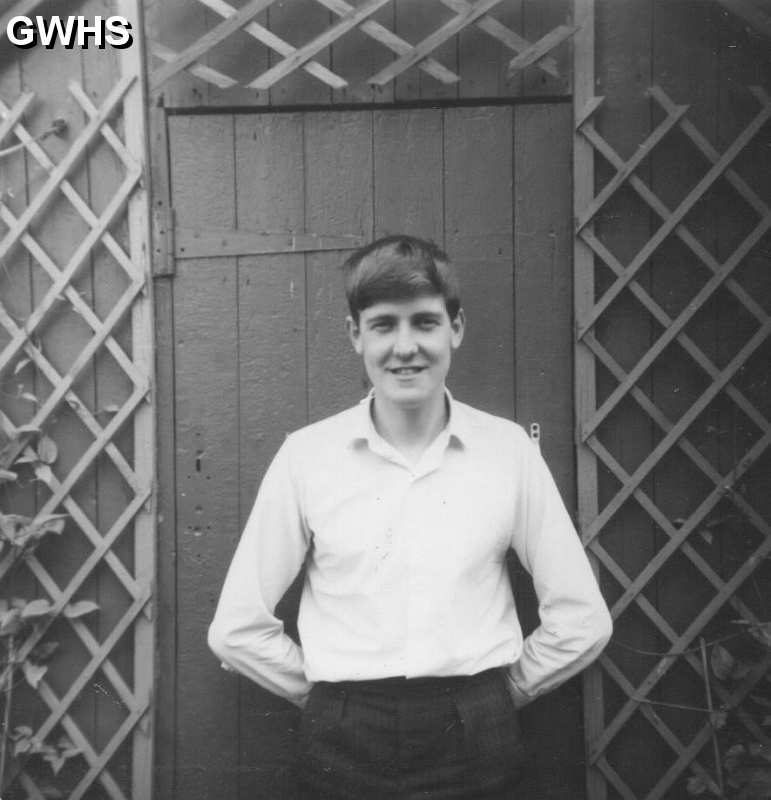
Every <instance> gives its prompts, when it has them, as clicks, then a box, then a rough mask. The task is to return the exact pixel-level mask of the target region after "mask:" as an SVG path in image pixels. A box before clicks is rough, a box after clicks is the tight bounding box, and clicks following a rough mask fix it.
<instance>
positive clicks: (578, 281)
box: [573, 0, 607, 800]
mask: <svg viewBox="0 0 771 800" xmlns="http://www.w3.org/2000/svg"><path fill="white" fill-rule="evenodd" d="M573 10H574V15H575V22H576V25H578V26H580V27H579V30H578V32H577V33H576V35H575V37H574V41H573V47H574V49H573V92H574V94H573V120H574V123H575V122H577V121H578V120H579V119H581V118H582V116H583V113H584V109H585V108H586V105H587V103H589V102H590V101H591V100H592V99H593V98H594V96H595V86H594V82H595V15H594V0H574V2H573ZM593 197H594V150H593V148H592V146H591V145H590V144H589V143H588V142H587V141H586V140H585V139H584V138H583V137H582V136H581V134H580V133H576V134H575V136H574V138H573V215H574V218H575V216H576V215H578V214H579V213H580V212H581V210H582V209H584V208H586V206H587V205H588V204H589V203H590V202H591V201H592V198H593ZM573 271H574V277H573V302H574V310H575V317H576V320H580V319H582V318H583V316H584V315H586V314H587V313H588V312H589V310H590V309H591V307H592V305H593V303H594V296H595V279H594V257H593V255H592V253H591V251H590V250H589V248H588V247H587V246H586V245H585V244H583V242H582V241H581V239H580V238H579V237H578V236H575V237H574V239H573ZM596 404H597V397H596V375H595V363H594V357H593V356H592V354H591V352H590V351H589V350H588V348H587V347H586V346H585V345H583V344H582V343H581V342H576V347H575V414H576V430H577V432H578V433H579V434H580V431H581V426H582V425H583V424H584V422H585V421H586V420H587V419H589V417H590V416H591V414H592V413H593V412H594V410H595V408H596V407H597V405H596ZM576 476H577V491H578V498H577V499H578V531H579V533H583V531H584V529H585V528H586V526H587V525H588V524H589V523H591V521H592V520H593V519H594V518H595V517H596V516H597V513H598V497H597V490H598V486H597V460H596V458H595V457H594V455H593V454H592V453H591V451H590V450H589V448H588V447H587V446H586V445H582V444H581V443H580V441H579V440H578V439H577V448H576ZM590 560H591V561H592V565H593V567H594V569H595V572H596V573H598V574H599V565H598V563H597V560H596V559H595V558H593V557H592V556H591V554H590ZM583 689H584V729H585V737H586V749H587V751H590V749H591V746H592V742H593V741H594V740H596V739H597V737H598V736H599V735H600V734H601V732H602V728H603V725H604V723H605V708H604V697H603V677H602V671H601V669H600V667H599V666H592V667H590V668H589V669H588V670H587V671H586V672H584V678H583ZM586 792H587V796H588V797H590V798H592V800H605V798H606V797H607V785H606V783H605V780H604V778H603V777H602V774H601V773H600V772H599V770H598V769H597V768H596V767H594V766H593V765H592V764H591V763H590V764H589V765H588V770H587V773H586Z"/></svg>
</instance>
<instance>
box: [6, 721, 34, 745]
mask: <svg viewBox="0 0 771 800" xmlns="http://www.w3.org/2000/svg"><path fill="white" fill-rule="evenodd" d="M33 733H34V731H33V730H32V728H30V726H29V725H17V726H16V727H15V728H14V729H13V733H12V734H11V739H13V740H14V742H15V741H16V740H17V739H21V738H22V737H26V738H29V737H30V736H32V734H33Z"/></svg>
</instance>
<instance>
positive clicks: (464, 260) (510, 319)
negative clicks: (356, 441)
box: [156, 104, 581, 800]
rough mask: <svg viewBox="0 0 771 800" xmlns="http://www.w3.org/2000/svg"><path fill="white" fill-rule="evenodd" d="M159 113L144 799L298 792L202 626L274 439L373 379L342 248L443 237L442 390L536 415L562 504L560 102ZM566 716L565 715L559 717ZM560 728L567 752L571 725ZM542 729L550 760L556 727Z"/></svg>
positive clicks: (283, 738)
mask: <svg viewBox="0 0 771 800" xmlns="http://www.w3.org/2000/svg"><path fill="white" fill-rule="evenodd" d="M167 124H168V141H169V154H170V175H171V183H172V202H173V206H174V212H175V220H176V236H175V241H176V249H175V252H176V256H177V257H176V261H175V274H174V276H173V277H168V278H162V279H159V280H158V281H157V282H156V302H157V319H158V333H159V335H158V341H159V345H160V352H159V397H160V437H161V448H162V449H161V453H160V459H161V484H162V485H161V502H162V510H163V515H164V516H163V519H162V521H161V533H160V538H161V540H162V544H161V553H160V565H161V567H160V575H159V582H160V586H159V592H160V597H161V610H162V619H161V620H159V624H160V628H161V641H160V650H161V659H162V662H161V675H160V696H159V720H158V722H159V726H158V727H159V733H158V736H159V750H158V757H157V763H158V796H163V797H171V796H175V797H178V798H186V800H194V799H195V798H211V797H223V798H228V799H229V800H230V799H233V800H237V798H246V797H249V798H251V799H252V800H254V799H255V798H266V799H267V798H269V799H270V800H278V799H279V798H283V797H291V796H292V791H291V770H290V769H289V768H288V767H287V757H288V756H287V753H288V745H287V742H288V737H289V730H290V728H291V726H292V725H293V724H294V723H295V721H296V715H295V713H294V711H293V709H292V708H291V707H289V706H288V704H286V703H284V702H283V701H280V700H278V699H276V698H273V697H271V696H270V695H269V694H267V693H266V692H263V691H262V690H261V689H259V688H258V687H256V686H253V685H251V684H250V683H248V682H247V681H245V680H239V679H237V678H236V677H235V676H234V675H232V674H227V673H225V672H224V671H221V670H220V669H219V667H218V665H217V663H216V661H215V659H214V657H213V656H212V655H211V654H210V653H209V652H208V651H207V648H206V643H205V635H206V628H207V626H208V623H209V621H210V619H211V617H212V614H213V611H214V606H215V603H216V600H217V596H218V593H219V590H220V587H221V585H222V580H223V577H224V574H225V570H226V568H227V565H228V563H229V561H230V558H231V556H232V553H233V550H234V548H235V545H236V541H237V539H238V536H239V533H240V530H241V527H242V525H243V523H244V520H245V519H246V516H247V514H248V512H249V509H250V507H251V504H252V502H253V499H254V495H255V490H256V487H257V485H258V482H259V480H260V478H261V476H262V474H263V472H264V470H265V468H266V465H267V464H268V463H269V461H270V459H271V457H272V456H273V454H274V453H275V451H276V450H277V448H278V446H279V445H280V443H281V441H282V439H283V437H284V435H285V433H286V432H287V431H291V430H293V429H296V428H298V427H300V426H302V425H305V424H306V423H308V422H309V421H313V420H317V419H319V418H322V417H324V416H326V415H329V414H331V413H333V412H335V411H337V410H340V409H342V408H344V407H347V406H349V405H351V404H353V403H355V402H356V401H357V400H358V399H360V397H361V396H362V395H363V393H364V391H365V385H364V376H363V370H362V367H361V364H360V363H359V361H358V359H357V357H356V356H355V355H354V354H353V352H352V351H351V348H350V345H349V343H348V341H347V339H346V336H345V332H344V327H343V318H344V315H345V304H344V297H343V292H342V287H341V275H340V270H339V265H340V264H341V262H342V260H343V259H344V258H345V256H346V255H347V252H346V248H350V247H352V246H354V245H355V244H356V243H357V242H366V241H369V240H370V239H371V238H372V237H373V236H380V235H384V234H387V233H396V232H406V233H412V234H416V235H419V236H422V237H428V238H432V239H434V240H435V241H436V242H438V243H439V244H440V245H443V246H444V247H445V249H446V250H447V251H448V253H449V254H450V256H451V258H452V259H453V260H454V262H455V264H456V265H457V267H458V270H459V273H460V278H461V282H462V297H463V305H464V308H465V310H466V315H467V319H468V328H467V338H466V340H465V341H464V344H463V347H462V348H461V350H460V351H459V353H458V355H457V357H456V359H455V361H454V363H453V368H452V372H451V375H450V380H449V384H450V387H451V389H452V390H453V392H454V393H455V395H456V396H457V397H458V398H460V399H462V400H464V401H467V402H470V403H472V404H475V405H477V406H479V407H481V408H484V409H487V410H489V411H492V412H494V413H497V414H502V415H505V416H508V417H512V418H516V419H518V420H519V421H520V422H522V423H523V424H525V425H529V424H530V423H531V422H539V423H540V424H541V427H542V430H543V435H544V450H545V453H546V456H547V459H548V460H549V461H550V463H551V466H552V468H553V470H554V472H555V474H556V476H557V479H558V482H559V483H560V484H561V488H562V490H563V492H564V494H565V497H566V500H567V502H568V504H569V505H572V502H573V494H574V491H573V483H574V476H573V472H572V471H573V456H572V452H573V450H572V443H573V435H572V374H571V367H570V364H571V356H570V354H571V347H572V340H571V321H570V317H571V306H572V300H571V279H570V272H571V269H570V255H569V253H570V217H571V213H570V150H569V148H570V107H569V105H567V104H550V105H519V106H516V105H496V106H483V105H475V106H467V107H447V108H413V109H386V110H375V109H367V110H355V111H348V110H346V111H334V110H332V111H323V112H322V111H317V112H291V113H243V114H222V115H211V114H207V115H181V114H177V115H173V116H170V117H169V118H168V120H167ZM523 602H524V601H523ZM574 705H575V707H576V708H577V704H574ZM576 713H577V712H576ZM564 718H565V714H564V711H563V712H562V721H561V723H560V725H559V726H558V727H559V728H564V727H570V726H565V719H564ZM573 728H574V730H575V731H576V732H575V733H569V734H566V735H567V736H568V737H572V738H571V739H570V742H571V744H570V747H574V748H577V752H578V753H579V755H578V756H577V758H578V759H579V760H580V752H581V740H580V720H578V719H576V721H575V725H574V726H573ZM548 735H549V737H550V741H551V746H550V753H551V754H552V755H553V756H555V758H557V759H562V760H563V761H564V760H565V758H564V752H563V751H561V750H560V746H559V745H555V744H554V742H553V739H554V736H555V730H554V727H552V729H551V730H550V731H549V732H548ZM575 760H576V757H575V754H574V757H573V758H572V762H573V763H575ZM550 796H552V797H554V796H557V794H556V793H555V792H552V794H551V795H550Z"/></svg>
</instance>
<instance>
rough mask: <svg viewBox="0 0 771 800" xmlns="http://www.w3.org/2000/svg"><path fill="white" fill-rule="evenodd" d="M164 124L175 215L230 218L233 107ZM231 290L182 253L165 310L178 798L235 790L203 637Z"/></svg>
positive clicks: (228, 277)
mask: <svg viewBox="0 0 771 800" xmlns="http://www.w3.org/2000/svg"><path fill="white" fill-rule="evenodd" d="M169 122H170V126H169V134H170V148H171V163H172V187H173V197H174V204H175V207H176V210H177V220H178V223H179V224H180V225H183V226H184V225H195V224H199V225H209V226H212V227H233V225H234V224H235V202H234V192H233V186H234V181H235V175H234V159H233V119H232V117H230V116H207V117H187V116H177V117H172V118H170V120H169ZM236 299H237V285H236V264H235V259H231V258H217V259H206V260H203V259H202V260H190V261H182V262H178V264H177V276H176V278H175V286H174V310H173V313H174V325H175V343H174V344H175V366H176V397H175V401H176V410H175V414H176V443H177V450H176V475H177V553H178V561H177V564H178V582H177V592H178V594H177V608H178V625H177V647H178V652H177V665H178V666H177V669H178V677H177V691H178V698H177V757H176V763H177V771H178V773H177V779H176V789H177V794H178V796H179V797H189V798H207V797H211V796H215V795H221V796H223V797H237V796H238V794H237V792H238V691H237V681H236V679H235V676H233V675H231V674H228V673H225V672H223V671H221V670H220V669H219V667H218V665H217V662H216V660H215V658H214V657H213V656H212V655H211V653H209V651H208V649H207V647H206V640H205V637H206V629H207V627H208V625H209V622H210V621H211V618H212V615H213V613H214V607H215V604H216V601H217V598H218V596H219V592H220V589H221V587H222V579H223V577H224V572H225V569H226V568H227V564H228V562H229V560H230V557H231V556H232V549H233V548H232V543H233V541H234V538H235V537H236V536H237V533H238V524H239V520H238V435H239V432H238V425H237V418H238V382H237V366H238V364H237V357H238V353H237V348H238V340H237V329H236V326H235V325H234V324H233V312H234V309H235V308H236ZM214 398H216V402H213V399H214ZM202 754H206V756H205V758H202Z"/></svg>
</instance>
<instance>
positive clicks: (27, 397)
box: [0, 54, 154, 800]
mask: <svg viewBox="0 0 771 800" xmlns="http://www.w3.org/2000/svg"><path fill="white" fill-rule="evenodd" d="M121 65H122V68H123V76H122V77H121V78H120V80H118V81H117V83H116V84H115V85H114V86H113V88H112V89H111V90H110V91H109V92H108V93H107V95H106V96H105V97H104V99H103V100H101V101H100V102H99V104H98V105H96V104H95V103H94V101H93V99H92V96H90V95H89V94H87V93H86V92H85V91H84V89H83V87H82V86H81V85H80V84H78V83H75V82H72V83H70V85H69V92H70V98H71V102H72V103H74V104H76V107H78V108H79V109H80V110H81V111H82V114H83V119H84V124H83V126H82V128H81V129H79V130H78V131H77V132H74V133H73V135H72V138H71V141H70V143H69V149H68V150H67V152H66V153H65V154H64V155H63V156H58V157H55V156H53V155H51V153H52V152H53V150H52V149H51V148H49V146H48V143H47V141H46V139H45V137H40V136H38V137H35V136H33V135H32V134H31V133H30V131H29V129H28V126H27V125H26V124H25V122H24V115H25V112H27V111H28V110H29V109H31V108H33V107H34V106H35V103H36V98H35V96H34V94H33V93H31V92H29V93H25V94H24V95H23V96H21V97H19V98H18V99H16V100H12V101H8V102H6V101H4V100H0V149H2V150H3V158H4V162H5V163H4V164H3V165H0V166H6V169H8V170H9V171H10V172H7V173H6V174H16V175H19V174H21V175H25V174H26V175H27V178H26V186H27V192H26V201H24V199H23V198H24V192H23V191H22V192H20V191H19V187H18V186H17V187H15V191H14V192H12V193H11V192H5V193H4V194H3V196H2V198H1V199H0V220H1V221H2V224H1V225H0V263H2V264H3V271H4V274H3V278H2V280H3V289H2V290H0V296H1V297H3V298H4V299H3V300H2V302H0V374H1V375H2V378H3V386H4V395H3V402H2V404H0V405H1V406H2V408H1V409H0V426H1V427H2V432H3V434H5V436H6V437H7V439H8V440H10V441H11V442H12V443H14V444H13V445H12V452H10V453H9V452H8V449H6V452H5V454H4V455H5V459H4V460H5V461H7V462H10V461H11V460H12V459H13V457H14V456H15V455H21V456H22V457H23V458H22V461H24V460H25V458H24V457H26V460H27V461H28V462H29V464H31V465H32V468H33V469H34V473H35V476H34V478H35V482H34V483H33V484H28V486H27V490H28V491H27V493H26V496H27V501H28V502H32V501H30V499H29V489H30V487H31V488H32V490H33V491H34V494H35V495H36V498H35V499H34V504H35V506H36V508H35V509H34V511H33V513H35V514H36V515H37V516H44V515H47V514H51V513H54V512H59V513H65V514H66V515H67V524H66V527H65V530H64V532H63V533H62V534H61V535H60V538H59V540H58V541H57V543H56V544H55V545H52V546H49V547H47V548H46V547H41V548H40V549H38V551H37V552H36V553H35V555H33V556H31V557H29V558H28V559H27V560H26V561H25V562H24V563H23V565H22V569H21V571H19V570H16V572H15V574H14V575H13V576H11V575H10V574H9V566H10V564H11V560H12V559H11V557H10V554H9V553H8V550H7V549H6V550H5V551H4V552H3V554H2V555H3V558H2V559H0V586H3V596H6V594H7V592H19V591H24V590H26V591H27V592H28V593H29V592H32V593H33V596H37V597H41V598H45V599H47V600H49V601H50V602H51V604H52V605H53V609H54V612H55V616H54V618H53V619H52V620H50V621H49V622H48V623H47V624H45V625H42V626H40V627H39V628H38V630H37V631H36V632H35V633H33V634H31V635H30V636H29V637H28V638H27V639H26V640H25V641H24V642H23V645H22V646H21V647H20V650H19V653H18V658H19V659H23V658H24V657H26V655H27V654H29V653H30V652H31V651H32V650H33V648H35V647H36V645H38V644H39V643H41V642H46V641H54V640H55V641H57V643H58V644H59V650H58V651H57V654H56V655H55V656H54V659H53V660H52V662H51V663H50V665H49V669H48V672H47V673H46V675H45V676H44V677H43V679H42V680H41V681H40V683H39V684H38V687H37V696H36V697H35V696H32V693H31V690H30V689H27V695H26V697H25V695H24V691H23V689H22V688H19V689H18V690H17V696H18V697H19V700H18V703H17V704H15V705H14V709H15V719H14V720H12V722H14V721H15V722H17V723H18V722H24V723H26V724H28V725H33V726H34V733H35V735H36V736H37V737H38V738H39V739H41V740H52V739H53V740H56V738H57V737H58V736H61V735H62V734H64V735H66V736H67V737H68V739H69V740H70V741H71V742H72V743H73V745H74V747H75V748H77V750H78V751H79V753H78V755H77V756H75V757H73V758H71V759H69V760H68V762H67V764H66V766H65V767H64V768H63V770H62V771H61V772H60V773H59V775H58V777H57V779H56V787H57V788H58V789H59V791H60V792H61V793H62V796H65V795H66V796H67V797H70V798H81V797H109V798H115V800H118V799H120V800H125V798H129V797H148V796H149V791H150V790H149V786H150V783H149V781H150V780H151V770H150V754H151V749H150V745H151V724H150V723H151V712H152V709H151V686H152V679H153V644H152V641H153V627H152V614H151V598H152V580H153V553H154V536H153V522H152V516H151V513H150V503H151V499H152V487H153V482H152V481H153V478H152V476H153V470H152V464H153V455H154V454H153V446H152V410H151V406H150V402H149V400H150V397H149V392H150V386H151V374H152V373H151V370H152V348H151V342H152V339H151V327H150V308H149V299H148V274H149V268H148V264H147V259H146V256H147V252H148V249H149V248H148V231H147V207H146V196H145V190H144V188H143V186H142V184H141V178H142V175H143V165H144V147H143V145H144V131H143V124H144V123H143V119H144V114H145V112H144V102H143V99H142V92H141V74H140V64H139V60H138V58H136V59H134V58H132V56H131V55H130V54H127V55H126V56H125V57H124V58H123V59H122V61H121ZM25 157H26V164H27V172H26V173H25V172H23V171H21V170H20V168H19V164H18V163H17V164H16V166H14V164H13V160H19V161H20V162H21V164H23V163H24V159H25ZM107 163H109V165H110V166H109V169H105V168H104V167H105V164H107ZM14 170H15V172H14ZM90 171H93V173H94V174H96V175H98V178H96V183H94V184H93V185H95V186H98V191H97V192H96V194H97V195H100V196H101V199H100V200H99V201H98V203H97V202H95V200H94V198H93V197H91V196H90V193H89V192H88V191H87V190H86V189H87V187H86V186H85V185H84V180H85V177H84V176H88V175H89V173H90ZM2 174H3V173H2V172H0V175H2ZM3 188H4V189H10V188H11V187H8V186H3ZM105 198H106V199H105ZM62 219H67V220H69V222H68V223H67V226H66V229H63V228H62V223H61V220H62ZM68 230H69V233H68ZM66 241H70V242H72V243H73V245H72V247H70V248H67V247H65V245H64V243H65V242H66ZM106 275H109V278H107V277H103V276H106ZM89 276H91V277H89ZM25 282H29V283H30V285H32V286H33V287H34V289H33V291H32V292H31V295H30V296H31V303H30V305H29V308H28V310H27V313H25V314H24V315H23V318H20V316H19V312H18V307H17V306H18V303H16V305H15V306H14V307H13V308H11V307H9V306H8V305H7V302H8V301H9V298H11V297H12V296H14V295H15V296H16V297H17V298H18V296H19V287H20V286H23V285H24V283H25ZM88 286H92V287H93V288H92V290H90V291H89V290H88V289H87V288H86V287H88ZM97 294H98V295H99V299H98V302H97V298H96V297H95V295H97ZM107 297H109V302H108V301H107V300H106V299H105V298H107ZM14 302H15V301H14ZM64 331H69V332H70V333H72V335H73V336H76V338H77V339H78V341H80V342H82V343H83V344H82V347H80V349H79V352H77V353H75V354H72V353H71V352H70V353H69V354H68V355H67V356H64V355H63V354H62V348H61V347H59V345H60V342H59V341H57V339H58V338H59V337H60V336H68V335H69V334H67V333H61V332H64ZM97 383H98V385H99V386H100V387H101V388H100V392H99V394H100V395H101V400H100V401H99V404H98V405H97V403H96V402H95V397H96V392H95V388H94V387H95V385H96V384H97ZM11 386H13V387H15V391H14V393H9V391H8V387H11ZM22 390H23V391H22ZM105 396H109V398H110V402H107V401H106V400H105V399H104V398H105ZM32 429H38V430H40V431H43V432H46V433H47V434H48V436H49V437H50V438H51V440H52V441H53V442H54V443H55V445H56V448H57V451H58V455H57V457H56V458H54V459H51V458H48V459H47V460H45V461H41V460H40V458H39V454H38V452H37V450H36V446H37V442H38V441H39V439H38V437H39V434H38V433H34V432H32ZM27 431H29V432H27ZM49 462H50V463H49ZM19 474H20V476H22V475H23V467H20V468H19ZM35 487H37V488H35ZM107 494H110V495H111V497H110V499H109V500H105V498H106V496H107ZM24 496H25V493H24V490H23V488H22V489H19V490H18V493H17V494H16V496H15V502H17V503H18V502H24ZM116 497H117V498H119V499H118V500H116ZM12 501H14V497H13V496H10V497H9V495H8V494H5V495H4V498H3V506H4V507H3V509H2V511H3V512H4V513H10V512H11V511H17V509H14V508H10V509H9V508H8V507H7V503H8V502H12ZM108 506H109V510H108ZM73 553H74V554H77V559H78V560H77V561H76V562H75V563H73V558H74V556H73V555H72V554H73ZM94 597H98V598H101V600H102V603H101V605H100V609H99V610H98V611H96V612H95V613H93V614H90V615H88V616H86V617H77V616H75V617H74V618H70V615H71V613H72V609H73V607H74V605H73V604H74V603H76V602H78V601H80V600H83V599H88V598H94ZM97 691H98V692H99V694H100V695H101V700H102V703H103V705H102V708H104V707H106V706H109V708H110V713H109V718H110V719H109V721H107V718H106V717H104V718H103V719H100V713H101V712H100V711H99V708H100V707H99V705H98V703H97V702H96V701H95V700H94V693H95V692H97ZM89 709H90V710H89ZM94 715H96V717H97V718H96V721H95V720H94V718H93V717H94ZM9 769H10V770H11V771H12V773H13V776H14V782H13V784H12V786H11V789H10V792H11V794H10V795H9V796H25V797H31V798H41V797H43V796H44V783H48V784H51V783H52V780H51V775H50V773H49V772H48V771H47V769H44V768H43V766H41V764H40V763H37V764H36V762H35V760H34V758H24V757H21V758H19V759H17V760H16V761H15V762H14V763H13V764H12V765H11V766H10V767H9ZM19 793H21V795H20V794H19ZM4 796H5V795H4Z"/></svg>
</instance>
